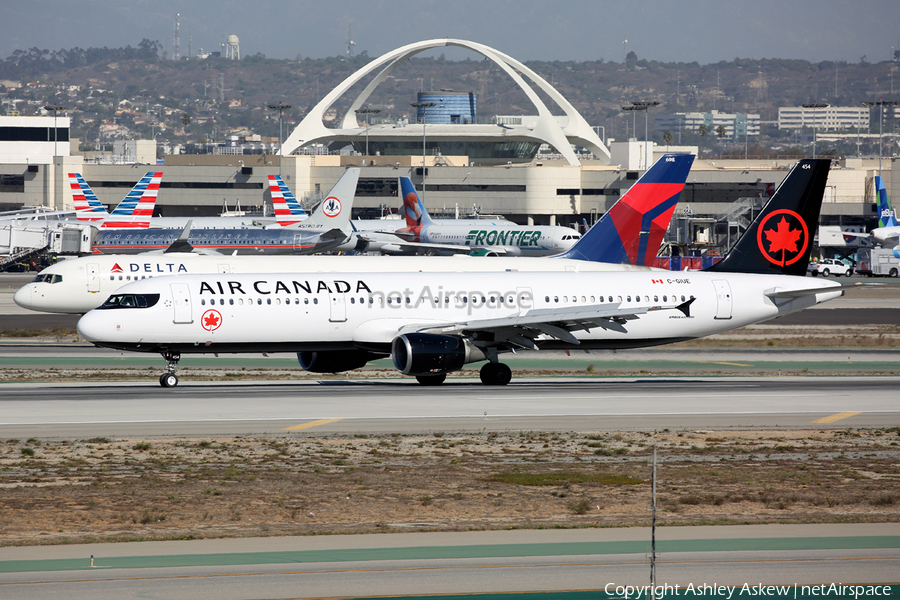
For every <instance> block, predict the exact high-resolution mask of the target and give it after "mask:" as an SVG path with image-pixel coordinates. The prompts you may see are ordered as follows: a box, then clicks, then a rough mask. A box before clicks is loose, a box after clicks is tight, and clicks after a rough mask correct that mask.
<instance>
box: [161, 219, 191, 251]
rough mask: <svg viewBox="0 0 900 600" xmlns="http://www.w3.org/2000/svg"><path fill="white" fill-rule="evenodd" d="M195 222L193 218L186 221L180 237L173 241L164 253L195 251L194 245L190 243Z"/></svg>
mask: <svg viewBox="0 0 900 600" xmlns="http://www.w3.org/2000/svg"><path fill="white" fill-rule="evenodd" d="M193 224H194V221H193V219H191V220H189V221H188V222H187V223H185V225H184V229H183V230H182V231H181V234H180V235H179V236H178V239H177V240H175V241H174V242H172V244H171V245H170V246H169V247H168V248H166V249H165V251H164V252H163V254H169V253H170V252H193V250H194V247H193V246H191V245H190V244H189V243H188V238H189V237H191V226H192V225H193Z"/></svg>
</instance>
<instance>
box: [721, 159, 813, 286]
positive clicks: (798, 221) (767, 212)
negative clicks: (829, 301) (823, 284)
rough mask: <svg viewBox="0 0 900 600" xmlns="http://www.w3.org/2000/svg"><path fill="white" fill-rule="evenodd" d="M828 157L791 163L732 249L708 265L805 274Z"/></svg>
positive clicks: (731, 270)
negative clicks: (716, 262)
mask: <svg viewBox="0 0 900 600" xmlns="http://www.w3.org/2000/svg"><path fill="white" fill-rule="evenodd" d="M830 167H831V161H830V160H823V159H805V160H801V161H800V162H798V163H797V164H796V165H794V168H793V169H791V172H790V173H788V174H787V177H785V178H784V181H782V182H781V185H779V186H778V189H777V190H775V193H774V194H773V195H772V198H771V199H770V200H769V202H768V203H767V204H766V206H765V207H764V208H763V210H762V212H761V213H759V215H758V216H757V217H756V219H755V220H754V221H753V223H751V224H750V227H749V228H748V229H747V231H746V232H744V235H743V236H741V239H739V240H738V242H737V244H735V245H734V248H732V249H731V252H729V253H728V256H726V257H725V258H724V259H723V260H722V261H721V262H719V263H718V264H716V265H713V266H712V267H710V268H709V269H706V270H707V271H723V272H726V273H784V274H785V275H800V276H803V275H806V267H807V266H808V265H809V251H810V246H811V245H812V244H811V243H812V238H813V236H814V235H815V233H816V226H817V225H818V223H819V211H820V210H821V208H822V196H823V194H824V193H825V182H826V181H827V180H828V171H829V169H830Z"/></svg>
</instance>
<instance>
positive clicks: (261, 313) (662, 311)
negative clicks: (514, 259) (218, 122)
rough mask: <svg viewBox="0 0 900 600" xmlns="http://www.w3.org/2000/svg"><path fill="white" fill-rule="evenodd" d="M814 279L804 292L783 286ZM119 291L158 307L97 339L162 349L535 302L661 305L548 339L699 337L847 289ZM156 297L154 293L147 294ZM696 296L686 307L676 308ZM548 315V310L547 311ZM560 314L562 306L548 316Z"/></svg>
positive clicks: (151, 287) (391, 326)
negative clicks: (792, 294)
mask: <svg viewBox="0 0 900 600" xmlns="http://www.w3.org/2000/svg"><path fill="white" fill-rule="evenodd" d="M810 288H813V289H815V290H818V289H821V292H818V291H816V292H813V293H811V294H808V295H802V296H799V297H795V298H783V297H782V298H773V297H772V296H771V294H772V293H773V292H774V291H776V290H777V291H779V292H785V291H791V290H808V289H810ZM118 293H119V294H135V295H149V296H152V295H156V294H158V295H159V296H158V301H156V304H155V305H154V306H152V307H150V308H133V309H132V308H117V309H97V310H93V311H91V312H89V313H88V314H86V315H85V316H84V317H82V318H81V320H80V321H79V322H78V331H79V333H80V334H81V335H82V336H83V337H84V338H85V339H86V340H88V341H90V342H94V343H96V344H97V345H100V346H108V347H113V348H120V349H128V350H136V351H145V352H158V351H161V350H165V349H168V350H172V351H177V352H184V353H191V352H196V353H203V352H247V351H265V352H279V351H285V352H295V351H303V350H314V351H323V350H341V349H353V348H360V349H369V350H374V351H380V352H384V351H386V350H387V349H388V348H389V347H390V344H391V342H392V340H393V339H394V338H395V337H397V336H398V335H399V334H400V333H408V332H410V331H442V330H444V331H446V328H447V327H454V328H456V329H457V330H465V328H466V327H471V328H478V327H482V328H483V326H484V325H485V324H488V325H490V322H491V320H495V321H496V320H497V319H501V320H504V319H509V318H513V317H525V316H527V315H528V313H529V312H531V314H535V313H534V312H532V311H541V310H545V309H549V310H550V311H553V310H554V309H558V310H561V311H564V310H566V309H571V308H572V307H582V308H583V309H584V310H585V311H588V312H590V311H591V310H599V309H598V307H600V308H617V309H625V310H634V311H635V312H636V313H640V311H641V309H642V308H643V309H646V308H649V307H654V311H653V312H647V313H645V314H638V315H637V316H635V317H632V318H629V319H625V320H620V321H616V320H609V321H604V324H598V325H595V326H591V327H590V328H589V329H588V330H586V331H585V330H578V329H576V330H574V331H573V334H574V335H575V337H576V338H577V339H578V340H579V341H580V344H571V343H566V342H563V341H561V340H560V339H551V338H546V341H539V345H540V346H542V347H548V348H549V347H565V348H583V349H588V348H617V347H618V348H621V347H640V346H651V345H657V344H663V343H668V342H673V341H680V340H684V339H692V338H698V337H703V336H707V335H711V334H714V333H719V332H723V331H727V330H730V329H735V328H737V327H742V326H745V325H749V324H752V323H758V322H760V321H765V320H768V319H771V318H774V317H777V316H779V315H784V314H788V313H791V312H795V311H797V310H801V309H803V308H806V307H809V306H812V305H814V304H817V303H819V302H824V301H826V300H831V299H833V298H837V297H839V296H840V295H841V294H842V292H841V290H840V285H839V284H837V283H835V282H831V281H822V280H815V281H811V280H810V279H808V278H803V277H790V276H783V275H751V274H735V273H705V272H691V273H660V272H617V273H614V272H605V273H604V272H561V273H546V272H531V273H529V272H521V271H519V272H501V273H449V272H448V273H404V274H397V273H374V272H358V273H341V274H334V273H321V272H320V273H316V272H306V273H275V274H269V275H253V274H229V275H219V274H215V275H187V276H179V277H166V278H160V279H151V280H145V281H139V282H136V283H132V284H131V285H128V286H125V287H123V288H122V289H120V290H119V292H118ZM149 296H148V297H149ZM691 298H694V299H695V300H694V302H693V303H692V304H691V305H690V307H689V315H685V314H683V313H682V312H681V311H680V310H678V309H677V308H676V307H678V306H679V305H682V304H683V303H684V302H685V301H686V300H689V299H691ZM542 318H543V317H542ZM546 322H547V323H553V322H554V318H553V315H552V314H550V315H548V316H547V317H546Z"/></svg>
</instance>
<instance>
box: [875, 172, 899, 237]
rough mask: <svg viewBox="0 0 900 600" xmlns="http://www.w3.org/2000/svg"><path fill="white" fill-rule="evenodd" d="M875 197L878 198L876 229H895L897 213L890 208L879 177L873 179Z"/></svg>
mask: <svg viewBox="0 0 900 600" xmlns="http://www.w3.org/2000/svg"><path fill="white" fill-rule="evenodd" d="M875 196H876V197H877V198H878V227H896V226H897V225H898V223H897V213H896V212H894V209H893V208H891V201H890V200H888V195H887V188H885V187H884V180H883V179H882V178H881V176H876V177H875Z"/></svg>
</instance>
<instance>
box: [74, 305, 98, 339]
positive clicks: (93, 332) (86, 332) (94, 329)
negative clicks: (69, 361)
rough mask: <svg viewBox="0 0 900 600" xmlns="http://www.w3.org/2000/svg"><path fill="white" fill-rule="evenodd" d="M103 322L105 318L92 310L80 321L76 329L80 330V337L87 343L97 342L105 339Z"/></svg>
mask: <svg viewBox="0 0 900 600" xmlns="http://www.w3.org/2000/svg"><path fill="white" fill-rule="evenodd" d="M101 312H102V311H101ZM103 322H104V319H103V316H102V315H100V314H98V313H97V311H95V310H92V311H88V313H87V314H85V315H84V316H83V317H81V318H80V319H78V324H77V325H76V326H75V329H77V330H78V335H80V336H81V337H83V338H84V339H86V340H87V341H89V342H96V341H98V340H100V339H101V338H102V337H103Z"/></svg>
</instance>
